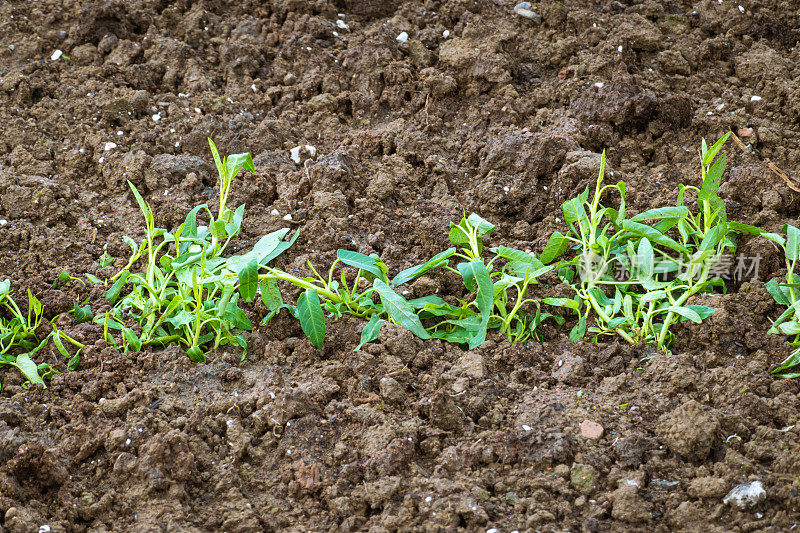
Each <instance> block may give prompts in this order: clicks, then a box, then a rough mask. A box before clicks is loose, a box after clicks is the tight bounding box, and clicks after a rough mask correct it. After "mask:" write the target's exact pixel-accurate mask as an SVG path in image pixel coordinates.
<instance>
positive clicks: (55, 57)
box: [42, 50, 64, 531]
mask: <svg viewBox="0 0 800 533" xmlns="http://www.w3.org/2000/svg"><path fill="white" fill-rule="evenodd" d="M62 55H64V52H62V51H61V50H56V51H55V52H53V55H51V56H50V59H52V60H53V61H58V60H59V59H61V56H62ZM42 527H44V526H42ZM47 527H50V526H47ZM48 531H49V529H48Z"/></svg>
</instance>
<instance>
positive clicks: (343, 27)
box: [336, 19, 350, 30]
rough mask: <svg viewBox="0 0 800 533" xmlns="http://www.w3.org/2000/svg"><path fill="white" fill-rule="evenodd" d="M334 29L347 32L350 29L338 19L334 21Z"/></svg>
mask: <svg viewBox="0 0 800 533" xmlns="http://www.w3.org/2000/svg"><path fill="white" fill-rule="evenodd" d="M336 27H337V28H339V29H341V30H349V29H350V26H348V25H347V23H346V22H345V21H343V20H342V19H339V20H337V21H336Z"/></svg>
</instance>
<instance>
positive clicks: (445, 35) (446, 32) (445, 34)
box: [442, 30, 450, 39]
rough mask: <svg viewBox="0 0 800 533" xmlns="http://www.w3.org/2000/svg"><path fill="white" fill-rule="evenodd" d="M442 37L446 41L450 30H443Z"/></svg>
mask: <svg viewBox="0 0 800 533" xmlns="http://www.w3.org/2000/svg"><path fill="white" fill-rule="evenodd" d="M442 37H444V38H445V39H447V38H448V37H450V30H444V31H443V32H442Z"/></svg>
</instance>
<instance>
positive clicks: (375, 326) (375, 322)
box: [353, 313, 386, 352]
mask: <svg viewBox="0 0 800 533" xmlns="http://www.w3.org/2000/svg"><path fill="white" fill-rule="evenodd" d="M385 323H386V320H384V319H382V318H381V317H380V316H378V314H377V313H376V314H374V315H372V316H371V317H370V319H369V322H367V324H366V325H365V326H364V329H362V330H361V342H359V343H358V346H356V347H355V348H354V349H353V351H354V352H357V351H358V350H360V349H361V347H362V346H364V345H365V344H367V343H368V342H372V341H374V340H375V339H377V338H378V335H379V334H380V331H381V326H383V325H384V324H385Z"/></svg>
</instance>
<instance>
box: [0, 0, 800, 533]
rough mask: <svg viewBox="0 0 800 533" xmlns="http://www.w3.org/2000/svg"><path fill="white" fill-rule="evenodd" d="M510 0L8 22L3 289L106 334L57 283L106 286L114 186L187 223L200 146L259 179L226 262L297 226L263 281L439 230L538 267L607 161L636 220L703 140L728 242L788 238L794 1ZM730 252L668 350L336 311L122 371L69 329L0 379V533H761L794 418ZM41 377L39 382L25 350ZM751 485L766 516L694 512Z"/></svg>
mask: <svg viewBox="0 0 800 533" xmlns="http://www.w3.org/2000/svg"><path fill="white" fill-rule="evenodd" d="M515 3H516V2H515V1H514V0H493V1H490V0H474V1H473V0H448V1H436V0H428V1H424V2H423V1H405V2H392V1H388V0H315V1H306V0H272V1H256V0H242V1H239V2H228V1H222V0H201V1H189V0H177V1H166V0H98V1H82V0H41V1H38V2H31V1H27V0H24V1H23V0H5V1H4V2H2V3H0V123H2V128H1V130H0V279H5V278H7V277H9V278H11V279H12V280H13V289H14V291H15V293H16V294H18V295H24V294H25V290H26V289H28V288H30V289H31V290H32V291H33V293H34V294H36V295H37V296H38V297H39V298H40V299H41V300H42V302H43V304H44V306H45V309H46V316H47V318H48V319H51V318H53V317H54V316H56V315H58V314H60V313H65V312H66V311H69V310H70V309H72V306H73V301H74V300H78V301H83V300H85V299H87V298H88V299H89V303H90V304H91V305H92V308H93V310H95V312H100V311H103V310H104V309H107V308H108V303H107V302H105V300H104V299H103V291H104V289H103V287H102V286H92V285H91V284H89V285H88V286H87V287H85V286H84V285H83V284H82V283H80V282H77V281H70V282H69V283H66V284H63V285H62V286H60V287H59V288H57V289H54V288H53V280H54V279H55V278H56V277H57V275H58V274H59V273H60V272H61V271H63V270H68V271H69V272H71V273H72V274H75V275H82V274H83V273H85V272H89V273H91V274H94V275H97V276H99V277H101V278H103V277H108V276H109V275H110V274H112V272H114V271H115V268H116V269H118V268H120V267H121V266H122V265H123V264H124V261H125V257H126V252H127V250H128V248H127V245H125V244H124V243H123V242H122V236H123V235H130V236H132V237H135V238H137V239H140V238H141V237H142V236H143V224H142V221H141V218H140V214H139V212H138V208H137V206H136V203H135V200H134V198H133V197H132V195H131V194H130V192H129V190H128V189H127V185H126V180H130V181H131V182H133V183H134V184H135V185H136V186H137V187H138V188H139V189H140V190H141V191H143V193H145V197H146V198H147V199H148V201H149V202H150V203H151V204H152V205H153V209H154V211H155V213H156V218H157V220H156V224H157V225H158V226H160V227H167V228H171V227H175V226H177V225H178V224H179V223H180V222H181V221H182V220H183V218H184V216H185V214H186V213H187V211H188V210H189V209H190V208H191V207H193V206H194V205H197V204H200V203H203V202H208V203H210V205H212V206H214V205H216V204H215V202H217V193H218V190H217V189H216V176H215V172H214V168H213V163H212V161H211V158H210V154H209V151H208V145H207V141H206V138H207V137H212V138H213V139H214V140H215V141H216V142H217V145H218V146H219V147H220V151H221V152H223V153H237V152H246V151H249V152H252V154H253V156H254V159H255V166H256V169H257V172H256V174H254V175H252V174H246V175H243V177H242V178H240V179H239V180H238V181H236V182H235V184H234V188H233V191H232V193H231V198H230V199H229V203H230V205H238V204H240V203H246V204H247V209H246V213H245V224H244V231H243V235H242V237H241V238H240V239H239V241H238V243H239V244H238V245H239V246H240V247H241V248H242V249H243V248H245V247H246V246H252V245H253V244H254V243H255V241H256V240H257V239H258V238H259V237H260V236H261V235H264V234H266V233H268V232H270V231H274V230H276V229H279V228H282V227H290V228H292V229H299V230H300V231H301V237H300V239H299V240H298V241H297V242H296V243H295V245H294V246H293V247H292V248H291V249H290V250H289V251H288V252H286V254H285V255H284V256H282V257H281V258H279V260H278V264H279V265H280V266H281V267H282V268H285V269H288V270H289V271H291V272H298V273H299V272H302V273H305V272H306V269H305V261H306V260H307V259H313V261H314V263H315V264H318V265H319V264H323V265H324V264H330V261H331V260H332V259H333V257H334V255H335V250H336V249H337V248H346V249H351V250H357V251H359V252H362V253H366V254H369V253H379V254H380V255H381V257H382V258H383V260H384V261H385V262H386V263H387V264H388V265H389V266H390V268H391V269H392V270H393V271H395V272H396V271H398V270H400V269H402V268H406V267H408V266H411V265H413V264H416V263H418V262H420V261H422V260H425V259H427V258H429V257H430V256H431V255H433V254H434V253H436V252H438V251H440V250H442V249H444V248H446V247H447V225H448V223H449V222H450V221H457V220H458V219H459V218H460V217H461V215H462V212H464V211H466V212H471V211H475V212H478V213H479V214H480V215H481V216H483V217H484V218H486V219H488V220H490V221H492V222H493V223H496V224H497V226H498V229H497V231H496V232H495V233H494V234H492V236H491V238H490V239H489V244H492V245H496V244H500V243H503V244H506V245H509V246H515V247H517V248H520V249H531V250H533V251H537V252H538V251H541V250H542V248H543V246H544V244H545V243H546V240H547V238H548V236H549V235H550V233H551V232H552V231H554V230H561V231H563V230H564V227H563V222H562V221H561V219H560V218H559V217H561V216H562V215H561V211H560V209H559V206H560V204H561V202H563V201H565V200H567V199H569V198H571V197H573V196H574V195H576V193H578V192H579V191H580V190H582V189H583V188H584V187H585V186H586V185H587V183H590V182H592V181H593V180H594V179H595V177H596V174H597V171H598V168H599V161H600V153H601V151H602V150H603V149H605V150H606V151H607V154H608V161H609V168H610V169H611V171H612V172H613V178H614V180H616V179H624V180H625V181H627V183H628V189H627V190H628V195H627V201H628V205H629V210H630V211H631V212H636V211H641V210H645V209H648V208H651V207H657V206H661V205H667V204H669V203H670V202H674V197H675V193H676V188H677V185H678V184H679V183H686V184H694V185H697V184H698V182H699V161H698V159H699V158H698V156H697V149H698V147H699V145H700V140H701V138H702V137H706V138H707V139H709V140H715V139H717V138H718V137H720V136H721V135H723V134H724V133H725V132H727V131H731V130H732V131H734V132H736V133H738V137H739V138H740V139H741V141H742V142H741V144H736V143H733V142H729V143H728V145H727V147H726V149H727V151H728V153H729V160H728V171H727V172H726V174H725V176H724V178H723V186H722V190H721V193H720V194H721V196H722V197H723V199H724V200H725V201H726V203H727V206H728V213H729V217H730V218H731V219H734V220H738V221H741V222H747V223H750V224H756V225H759V226H761V227H764V228H765V229H768V230H772V231H776V230H779V228H780V227H781V225H782V224H784V223H787V222H789V223H793V224H795V225H796V224H797V220H798V214H799V212H800V208H799V207H798V206H799V204H798V194H797V193H795V192H794V191H793V190H791V188H789V187H788V186H787V184H786V183H785V182H784V181H783V180H782V179H781V178H780V177H779V176H778V175H777V174H776V173H774V172H773V171H771V170H769V169H768V167H767V162H768V161H771V162H773V163H774V164H775V165H776V166H777V167H778V168H780V169H783V170H784V171H785V172H786V173H787V174H789V175H797V174H798V172H800V149H799V148H798V139H800V123H799V122H798V117H800V84H798V79H800V48H797V44H798V42H797V41H798V39H799V38H800V36H799V34H798V31H797V28H800V10H798V8H797V5H796V2H793V1H790V0H763V1H759V2H755V1H752V2H751V1H749V0H741V1H740V3H737V2H730V1H728V0H725V1H722V0H719V1H718V0H697V1H681V0H667V1H663V2H660V1H654V0H645V1H639V0H628V1H605V0H603V1H594V2H593V1H588V0H584V1H580V0H564V1H562V2H554V1H552V2H551V1H542V2H538V3H537V2H533V3H532V4H533V5H532V6H531V7H530V10H532V11H534V12H535V13H536V16H533V18H528V17H523V16H521V15H520V14H518V13H516V12H515V11H514V5H515ZM523 14H526V15H530V14H529V13H527V12H523ZM405 35H407V39H403V36H405ZM57 50H60V51H61V52H62V55H60V57H58V55H59V54H58V52H56V51H57ZM297 146H300V147H301V149H300V150H299V155H298V156H299V159H300V162H299V163H297V162H295V160H293V158H292V156H291V155H290V150H291V149H293V148H295V147H297ZM309 147H310V148H309ZM673 205H674V204H673ZM106 245H107V252H108V253H109V254H110V255H111V256H113V257H115V258H117V259H116V264H115V265H114V266H112V267H106V268H103V267H101V263H100V257H101V255H102V254H103V252H104V247H105V246H106ZM739 253H740V254H741V256H747V257H752V256H756V255H757V256H759V257H760V258H761V260H760V268H759V270H758V273H757V275H756V276H755V277H754V278H753V279H750V277H748V278H747V279H746V280H744V281H741V282H740V281H736V282H730V283H729V284H728V293H727V294H724V295H723V294H716V295H712V296H706V297H704V298H703V301H702V303H704V304H706V305H711V306H713V307H715V308H716V309H717V312H716V314H715V315H714V316H713V317H712V318H710V319H708V320H707V321H705V322H704V323H703V324H702V325H701V326H690V327H687V326H681V327H679V328H677V329H676V330H675V333H676V336H677V341H676V345H675V347H674V349H673V353H672V355H663V354H658V353H653V352H652V351H651V350H650V349H649V348H648V347H646V346H629V345H626V344H623V343H619V342H613V341H611V342H609V341H608V340H607V339H606V340H601V342H598V343H593V342H591V341H590V340H588V339H587V340H584V341H581V342H579V343H572V342H570V341H569V339H568V338H567V336H566V332H568V331H569V327H571V323H570V322H568V323H567V325H566V326H565V327H563V328H561V327H559V328H556V327H554V326H547V327H544V328H543V329H542V336H543V339H542V341H541V342H540V341H530V342H528V343H527V344H523V345H511V344H509V343H508V341H507V340H506V339H505V338H504V337H500V336H497V335H495V336H490V338H489V339H488V340H487V342H485V343H484V344H483V345H482V346H481V347H480V348H478V349H476V350H474V351H471V352H468V351H464V350H462V349H460V348H459V347H457V346H453V345H448V344H443V343H441V342H439V341H425V342H423V341H420V340H418V339H417V338H415V337H414V336H413V335H411V334H410V333H408V332H407V331H405V330H402V329H400V328H399V327H391V326H390V325H386V326H385V327H384V329H383V331H382V333H381V337H380V338H379V340H378V341H377V342H375V343H373V344H370V345H366V346H365V347H364V348H363V349H362V350H359V351H355V352H354V351H353V348H354V347H355V346H356V345H357V344H358V339H359V335H360V330H361V327H362V325H363V322H359V321H358V320H355V319H345V320H342V321H339V322H336V323H329V324H328V329H329V337H328V339H327V340H326V344H325V346H324V348H323V349H322V350H316V349H314V348H313V347H312V346H311V344H310V343H309V342H308V341H307V340H306V339H305V337H304V336H303V335H302V332H301V330H300V328H299V325H298V324H297V322H296V321H294V320H293V319H289V318H285V317H284V318H280V319H276V320H275V321H273V322H272V323H271V324H269V325H268V326H266V327H260V328H257V330H256V331H254V332H253V333H252V334H250V335H249V336H248V339H249V346H250V349H249V352H248V355H247V358H246V359H245V360H244V361H243V362H240V361H239V360H240V356H241V351H239V350H233V349H229V350H228V351H225V350H220V351H218V352H217V353H214V354H212V358H211V359H212V360H211V362H210V363H208V364H194V363H192V362H191V361H190V360H189V359H188V358H187V357H186V355H185V354H184V353H183V351H182V350H178V349H174V348H173V349H167V350H163V351H143V352H137V353H129V354H127V355H123V354H121V353H119V352H117V351H116V350H115V349H114V348H113V347H111V346H110V345H109V344H107V343H106V342H105V341H103V340H101V339H102V338H103V335H102V328H101V327H100V326H98V325H93V324H81V325H79V326H73V325H72V323H73V320H72V317H71V316H70V315H66V314H65V315H63V316H62V318H61V319H59V320H58V322H57V323H58V324H59V326H60V327H61V328H62V329H63V330H64V331H66V332H67V333H69V334H70V335H71V336H73V337H74V338H75V339H77V340H79V341H81V342H83V343H85V344H86V348H85V350H84V352H83V357H82V360H81V364H80V367H79V368H78V370H77V371H74V372H69V373H66V372H65V373H63V374H58V375H55V376H54V377H53V378H52V381H50V382H49V386H48V388H47V389H43V388H42V387H40V386H36V387H30V388H27V389H26V388H24V387H23V386H22V385H23V381H22V377H21V375H19V374H18V373H16V372H15V371H10V370H5V369H4V370H2V371H0V379H2V382H3V388H2V393H1V394H0V531H2V532H4V533H27V532H31V531H32V532H36V531H51V532H64V531H67V532H83V531H87V532H88V531H92V532H101V531H134V532H145V531H147V532H150V531H194V532H201V531H226V532H251V531H282V530H289V531H371V532H383V531H460V530H466V531H497V532H510V531H514V530H517V531H680V530H682V531H708V532H711V531H765V530H770V531H789V530H791V529H792V528H794V526H795V525H796V524H797V523H798V522H800V518H799V517H800V495H799V494H798V490H800V482H798V477H799V476H800V424H798V423H797V422H798V408H799V407H800V399H798V382H797V381H788V380H779V379H775V378H773V377H772V376H770V374H769V371H770V369H772V368H774V367H775V366H776V364H777V363H779V362H780V361H781V360H783V359H784V358H785V357H786V356H787V355H788V353H789V351H790V348H789V347H787V345H786V343H785V339H783V338H780V337H777V336H768V335H766V331H767V329H768V326H769V320H770V319H775V318H776V317H777V316H778V315H779V314H780V313H781V311H782V309H781V308H779V307H778V306H777V305H776V304H774V302H773V301H772V299H771V297H770V296H769V294H768V293H767V291H766V290H765V288H764V282H765V281H766V280H769V279H771V278H773V277H777V276H779V275H781V274H782V273H783V272H782V271H781V268H782V267H781V265H782V261H781V256H780V253H779V252H778V250H777V249H775V248H774V247H773V246H771V245H770V244H769V243H768V242H767V241H765V240H761V239H756V238H750V237H747V238H743V239H742V240H741V242H740V248H739ZM457 281H458V280H455V279H454V278H452V277H450V276H448V275H441V276H438V275H437V276H426V277H423V278H420V279H419V280H418V281H417V282H415V283H414V284H413V285H412V286H411V288H410V295H409V296H415V295H422V294H430V293H432V292H435V291H436V290H439V293H440V294H444V295H447V296H453V297H458V296H463V294H462V293H461V292H459V291H462V290H463V289H461V288H459V287H460V284H459V283H457ZM542 287H543V288H544V290H545V291H550V292H551V293H552V294H558V293H559V292H563V290H565V288H564V287H563V286H562V287H558V286H556V285H555V284H554V283H552V284H551V285H550V286H549V287H548V286H547V284H544V285H543V286H542ZM290 296H291V294H290ZM698 303H701V302H698ZM246 312H247V313H248V314H249V315H250V316H251V318H252V319H253V321H254V322H255V323H257V321H258V319H260V317H261V316H263V315H264V314H265V308H264V306H263V304H262V303H260V302H257V303H256V304H254V305H252V306H250V307H247V308H246ZM38 361H39V362H42V361H46V362H50V363H51V364H53V365H55V366H56V367H57V368H60V369H62V370H66V361H65V359H64V358H63V357H62V356H61V355H59V354H58V352H57V351H55V349H54V348H52V347H51V348H48V349H47V350H45V351H42V352H40V353H39V354H38ZM586 420H588V421H590V422H594V423H596V424H599V425H600V426H602V429H601V428H598V427H597V426H595V425H594V424H591V423H584V421H586ZM582 423H583V424H584V425H583V432H582V430H581V424H582ZM587 436H588V437H587ZM589 437H592V438H589ZM755 480H757V481H760V482H761V483H762V484H763V487H764V489H765V491H766V499H764V500H763V501H761V502H759V503H758V504H757V505H755V506H754V507H752V508H749V509H745V510H740V509H738V508H736V507H734V506H731V505H728V504H724V503H723V498H724V497H725V495H726V494H727V493H728V491H730V490H731V489H732V488H733V487H735V486H736V485H739V484H741V483H745V482H748V481H755Z"/></svg>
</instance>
